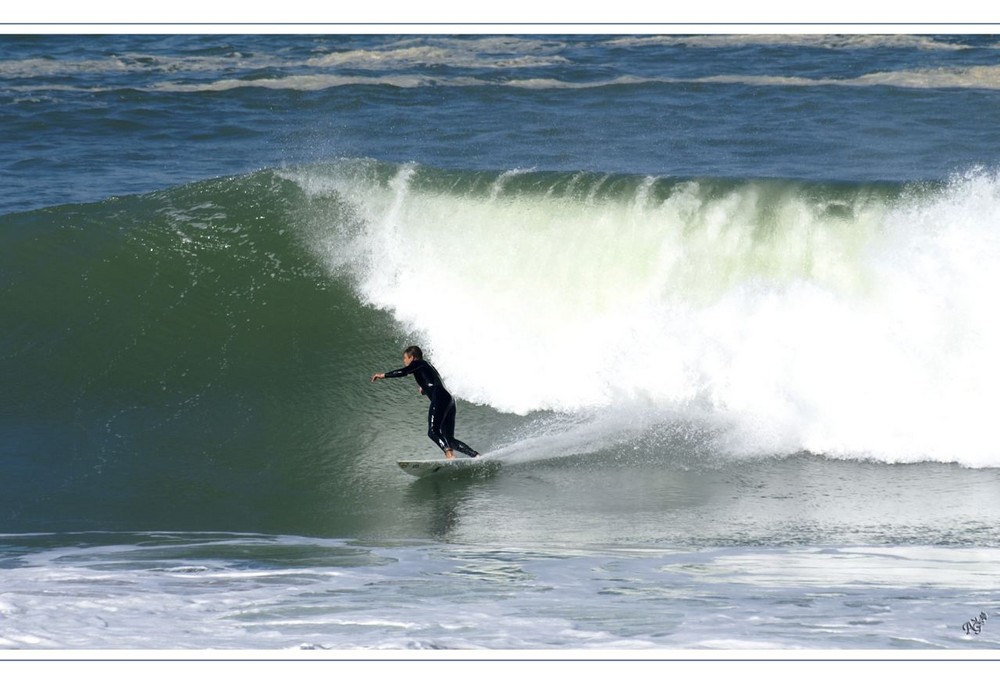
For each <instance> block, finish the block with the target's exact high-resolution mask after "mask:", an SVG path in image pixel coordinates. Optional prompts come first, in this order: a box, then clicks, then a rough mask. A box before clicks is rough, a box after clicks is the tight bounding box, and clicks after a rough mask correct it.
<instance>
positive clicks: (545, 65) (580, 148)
mask: <svg viewBox="0 0 1000 684" xmlns="http://www.w3.org/2000/svg"><path fill="white" fill-rule="evenodd" d="M995 64H996V46H995V41H994V39H993V37H992V36H958V37H946V36H942V37H932V36H913V37H906V36H897V37H889V38H885V37H879V36H855V37H853V38H845V39H837V38H835V37H822V36H820V37H809V36H796V37H793V39H792V40H791V41H790V42H789V43H785V42H783V41H782V40H780V39H773V38H769V37H761V38H759V39H754V38H743V37H739V36H713V37H708V38H702V39H698V38H688V39H685V38H683V37H666V38H662V39H656V38H653V37H640V38H629V37H627V36H618V37H608V36H595V37H586V36H538V37H503V36H500V37H491V36H471V37H461V38H459V37H449V36H435V37H414V36H209V37H204V36H109V37H87V36H39V37H10V36H8V37H4V39H3V40H2V41H0V97H2V104H3V111H2V117H3V118H2V120H0V122H2V130H3V134H4V135H3V136H2V143H0V145H2V148H0V151H2V153H3V155H2V157H3V160H4V162H3V163H4V176H5V180H6V182H5V183H4V187H3V190H2V195H0V208H4V209H5V210H7V211H10V210H21V209H27V208H38V207H42V206H47V205H54V204H59V203H64V202H80V201H94V200H98V199H102V198H104V197H107V196H112V195H122V194H127V193H131V192H147V191H151V190H156V189H160V188H163V187H168V186H170V185H174V184H179V183H185V182H190V181H193V180H198V179H202V178H206V177H212V176H219V175H228V174H239V173H245V172H247V171H250V170H254V169H259V168H269V167H274V166H280V165H282V164H296V163H303V162H312V161H328V160H331V159H335V158H338V157H372V158H375V159H379V160H382V161H391V162H406V161H416V162H419V163H421V164H427V165H430V166H435V167H441V168H449V169H489V170H494V169H501V170H502V169H510V168H538V169H547V170H564V171H578V170H590V171H596V172H609V173H639V174H655V175H668V176H674V175H676V176H710V177H730V178H745V177H753V178H760V177H791V178H806V179H824V180H842V181H846V180H865V181H899V180H933V179H940V178H943V177H946V176H947V175H948V174H950V173H952V172H955V171H956V170H958V171H961V170H965V169H967V168H968V167H970V166H973V165H978V164H986V165H989V164H991V163H993V162H994V160H995V158H996V155H997V144H998V143H997V140H996V138H995V135H994V131H995V130H996V128H997V117H998V116H1000V115H998V114H997V111H998V107H997V106H996V103H997V97H998V94H997V90H996V88H995V87H994V86H995V73H996V72H995V69H996V66H995Z"/></svg>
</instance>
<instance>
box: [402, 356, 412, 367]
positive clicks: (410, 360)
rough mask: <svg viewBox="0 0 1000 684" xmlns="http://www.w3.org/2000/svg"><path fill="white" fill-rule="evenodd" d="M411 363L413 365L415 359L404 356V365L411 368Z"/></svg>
mask: <svg viewBox="0 0 1000 684" xmlns="http://www.w3.org/2000/svg"><path fill="white" fill-rule="evenodd" d="M411 363H413V357H412V356H410V355H409V354H403V365H404V366H409V365H410V364H411Z"/></svg>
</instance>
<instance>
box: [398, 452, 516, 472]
mask: <svg viewBox="0 0 1000 684" xmlns="http://www.w3.org/2000/svg"><path fill="white" fill-rule="evenodd" d="M396 463H397V464H398V465H399V467H400V468H402V469H403V471H404V472H406V473H407V474H409V475H413V476H414V477H427V476H428V475H449V474H458V473H474V472H475V473H494V472H496V471H497V470H499V469H500V461H497V460H494V459H491V458H486V457H483V456H478V457H476V458H428V459H415V460H412V461H396Z"/></svg>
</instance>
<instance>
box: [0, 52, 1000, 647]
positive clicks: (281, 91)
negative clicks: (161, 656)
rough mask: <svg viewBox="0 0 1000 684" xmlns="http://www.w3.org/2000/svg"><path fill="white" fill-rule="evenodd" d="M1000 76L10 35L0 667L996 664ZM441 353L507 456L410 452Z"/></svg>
mask: <svg viewBox="0 0 1000 684" xmlns="http://www.w3.org/2000/svg"><path fill="white" fill-rule="evenodd" d="M998 84H1000V39H997V38H996V37H995V36H990V35H961V36H949V35H871V34H862V35H802V34H794V35H793V34H789V35H728V34H726V35H702V36H687V35H663V36H658V35H595V36H587V35H554V34H553V35H524V36H522V35H454V36H453V35H416V34H414V35H109V36H85V35H44V36H17V35H5V36H0V103H2V107H0V168H2V176H3V181H4V182H3V183H2V184H0V321H2V325H0V385H2V388H3V400H2V402H0V648H2V649H5V650H21V649H39V650H66V649H68V650H76V649H122V650H123V651H128V650H131V649H142V650H145V649H154V650H158V649H264V650H274V651H281V652H289V651H293V650H297V649H310V650H323V649H332V650H338V651H340V650H349V651H359V652H360V651H365V652H367V651H383V650H396V649H413V650H420V649H453V650H467V649H469V650H476V651H486V652H494V653H496V652H501V651H507V650H511V649H514V650H519V651H520V650H526V651H534V652H545V651H547V650H555V649H558V650H560V651H571V652H579V653H584V652H589V651H598V650H599V651H606V650H615V651H618V650H621V651H625V652H630V653H637V654H642V653H650V652H656V651H659V650H661V649H670V650H675V649H680V650H691V651H693V652H695V653H699V654H711V653H716V652H719V651H730V650H736V651H743V650H754V651H757V650H761V649H775V650H777V651H780V652H789V651H793V650H801V649H808V650H831V651H841V650H844V651H846V650H850V651H855V650H858V649H861V650H864V649H876V650H893V651H895V650H898V651H899V652H900V653H911V652H916V651H920V650H934V651H940V650H946V649H955V650H960V651H963V652H965V651H969V650H978V649H987V650H990V649H995V648H997V647H998V645H1000V620H997V619H996V618H994V619H993V620H991V619H990V618H993V617H994V616H995V615H1000V573H998V572H997V567H998V563H1000V537H998V532H1000V470H998V468H1000V441H998V439H997V429H996V426H997V421H996V416H995V414H996V411H997V407H998V405H1000V358H998V356H997V350H998V349H1000V319H998V317H997V315H996V308H997V307H996V297H997V293H998V292H1000V268H998V266H1000V164H998V162H1000V135H998V131H1000V87H998ZM414 343H416V344H420V345H421V346H422V347H423V348H424V350H425V352H426V354H427V356H428V358H429V359H430V360H431V361H432V362H433V363H434V364H435V365H436V366H437V367H438V369H439V370H440V371H441V373H442V375H443V376H444V378H445V382H446V383H447V385H448V387H449V388H450V389H451V390H452V392H453V393H454V394H455V396H456V397H457V400H458V430H457V434H458V436H459V437H460V438H462V439H463V440H464V441H466V442H468V443H470V444H471V445H473V446H474V447H475V448H477V449H479V450H481V451H483V452H486V453H488V455H489V457H490V458H493V459H497V460H498V461H500V463H501V467H500V469H499V471H498V472H496V473H495V474H492V475H489V476H485V475H472V476H466V477H455V478H449V477H439V478H431V479H426V480H417V479H414V478H412V477H410V476H408V475H407V474H405V473H403V472H402V471H401V470H400V469H399V468H397V466H396V464H395V461H396V460H397V459H400V458H430V457H434V456H435V455H436V448H435V446H434V445H433V444H432V443H431V442H430V441H429V440H428V439H427V438H426V436H425V429H426V428H425V420H426V418H425V411H426V404H425V401H424V399H423V398H422V397H420V396H419V395H418V394H417V392H416V387H415V385H414V384H413V383H412V381H410V380H409V379H405V380H397V381H389V382H385V383H379V384H376V385H372V384H371V383H370V382H369V378H370V376H371V374H372V373H375V372H378V371H385V370H390V369H392V368H396V367H398V366H399V365H401V364H400V352H401V350H402V349H403V348H404V347H406V346H408V345H409V344H414Z"/></svg>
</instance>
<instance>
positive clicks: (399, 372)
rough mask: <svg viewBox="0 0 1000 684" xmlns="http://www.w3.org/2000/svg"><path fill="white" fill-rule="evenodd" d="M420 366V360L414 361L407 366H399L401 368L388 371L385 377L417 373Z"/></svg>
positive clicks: (403, 376) (398, 376)
mask: <svg viewBox="0 0 1000 684" xmlns="http://www.w3.org/2000/svg"><path fill="white" fill-rule="evenodd" d="M419 367H420V362H419V361H414V362H413V363H411V364H410V365H409V366H407V367H406V368H399V369H397V370H394V371H389V372H388V373H386V374H385V377H387V378H405V377H406V376H407V375H412V374H413V373H416V372H417V369H418V368H419Z"/></svg>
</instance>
